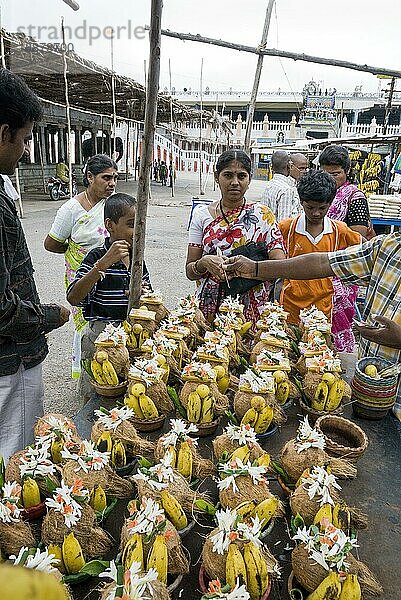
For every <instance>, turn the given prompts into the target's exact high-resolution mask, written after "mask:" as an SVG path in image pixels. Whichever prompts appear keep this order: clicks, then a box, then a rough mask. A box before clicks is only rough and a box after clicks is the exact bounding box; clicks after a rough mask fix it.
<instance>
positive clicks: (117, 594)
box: [99, 561, 169, 600]
mask: <svg viewBox="0 0 401 600" xmlns="http://www.w3.org/2000/svg"><path fill="white" fill-rule="evenodd" d="M99 577H102V578H105V579H111V581H112V584H111V585H109V586H107V587H106V588H105V590H104V591H103V593H102V595H101V600H115V599H116V598H123V599H124V600H131V599H132V600H153V599H155V598H158V599H160V600H167V599H168V598H169V594H168V592H167V588H166V587H165V585H164V584H162V583H160V581H158V573H157V571H156V569H154V568H151V569H149V570H148V571H147V572H146V573H143V569H142V564H141V563H140V562H135V561H134V562H133V563H132V565H131V566H130V568H129V569H128V570H126V571H125V572H122V570H121V569H119V568H118V567H117V566H116V564H115V562H114V561H111V563H110V567H109V568H108V569H106V570H105V571H104V572H103V573H100V575H99Z"/></svg>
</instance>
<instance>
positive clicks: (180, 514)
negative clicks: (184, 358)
mask: <svg viewBox="0 0 401 600" xmlns="http://www.w3.org/2000/svg"><path fill="white" fill-rule="evenodd" d="M160 500H161V503H162V506H163V509H164V512H165V513H166V515H167V517H168V518H169V519H170V521H171V522H172V524H173V525H174V527H175V528H176V529H185V527H186V526H187V525H188V519H187V516H186V514H185V513H184V511H183V509H182V506H181V504H180V503H179V502H178V500H177V499H176V498H174V496H172V495H171V494H170V492H169V491H168V490H162V491H161V492H160Z"/></svg>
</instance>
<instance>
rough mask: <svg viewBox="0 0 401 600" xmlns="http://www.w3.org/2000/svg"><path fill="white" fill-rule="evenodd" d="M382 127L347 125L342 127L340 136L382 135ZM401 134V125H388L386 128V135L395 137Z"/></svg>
mask: <svg viewBox="0 0 401 600" xmlns="http://www.w3.org/2000/svg"><path fill="white" fill-rule="evenodd" d="M382 133H383V125H376V124H375V123H370V124H367V123H360V124H359V125H349V124H347V125H346V126H345V127H342V129H341V134H342V135H375V134H376V135H382ZM399 133H401V125H389V126H388V127H387V135H396V134H399Z"/></svg>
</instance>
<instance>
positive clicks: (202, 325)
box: [194, 308, 212, 331]
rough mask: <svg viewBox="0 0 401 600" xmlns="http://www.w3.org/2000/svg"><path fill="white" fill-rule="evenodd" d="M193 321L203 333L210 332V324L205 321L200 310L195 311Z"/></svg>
mask: <svg viewBox="0 0 401 600" xmlns="http://www.w3.org/2000/svg"><path fill="white" fill-rule="evenodd" d="M194 321H195V323H196V324H197V326H198V327H199V329H200V330H203V331H211V329H212V328H211V327H210V323H208V322H207V321H206V319H205V315H204V314H203V312H202V311H201V310H200V308H196V309H195V314H194Z"/></svg>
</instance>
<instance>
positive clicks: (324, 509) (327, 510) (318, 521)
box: [313, 502, 333, 530]
mask: <svg viewBox="0 0 401 600" xmlns="http://www.w3.org/2000/svg"><path fill="white" fill-rule="evenodd" d="M323 519H327V520H328V521H329V523H333V510H332V507H331V504H329V503H328V502H326V503H325V504H323V506H321V507H320V508H319V510H318V511H317V513H316V514H315V518H314V519H313V524H314V525H319V527H320V528H321V529H323V530H324V528H325V525H323V524H322V520H323Z"/></svg>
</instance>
